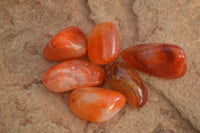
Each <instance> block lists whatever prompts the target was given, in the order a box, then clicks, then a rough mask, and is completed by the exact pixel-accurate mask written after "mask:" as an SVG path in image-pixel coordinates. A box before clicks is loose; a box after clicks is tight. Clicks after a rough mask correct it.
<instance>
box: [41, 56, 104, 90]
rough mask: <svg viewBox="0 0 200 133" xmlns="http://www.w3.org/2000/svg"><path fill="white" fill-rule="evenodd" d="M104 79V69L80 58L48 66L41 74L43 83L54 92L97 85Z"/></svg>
mask: <svg viewBox="0 0 200 133" xmlns="http://www.w3.org/2000/svg"><path fill="white" fill-rule="evenodd" d="M103 80H104V70H103V69H102V68H101V67H99V66H97V65H94V64H92V63H89V62H87V61H82V60H70V61H65V62H63V63H60V64H58V65H55V66H53V67H51V68H49V69H48V70H47V71H46V72H45V73H44V75H43V83H44V85H45V86H46V87H47V88H48V89H50V90H52V91H55V92H64V91H69V90H72V89H75V88H79V87H86V86H95V85H99V84H101V83H102V82H103Z"/></svg>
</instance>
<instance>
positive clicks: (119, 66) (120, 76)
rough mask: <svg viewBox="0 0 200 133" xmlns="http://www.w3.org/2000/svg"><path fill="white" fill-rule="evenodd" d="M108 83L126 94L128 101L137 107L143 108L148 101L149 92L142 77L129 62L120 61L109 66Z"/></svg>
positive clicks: (107, 72)
mask: <svg viewBox="0 0 200 133" xmlns="http://www.w3.org/2000/svg"><path fill="white" fill-rule="evenodd" d="M106 83H108V85H109V86H110V87H111V88H112V89H115V90H117V91H119V92H121V93H122V94H124V95H125V97H126V101H127V102H128V103H129V104H130V105H131V106H133V107H135V108H141V107H142V106H143V105H144V104H145V103H146V101H147V97H148V93H147V89H146V87H145V86H144V83H143V81H142V79H141V78H140V77H139V75H138V74H137V73H136V72H135V70H134V69H133V67H131V66H130V65H128V64H124V63H119V62H118V63H114V64H112V65H111V66H110V67H108V69H107V71H106Z"/></svg>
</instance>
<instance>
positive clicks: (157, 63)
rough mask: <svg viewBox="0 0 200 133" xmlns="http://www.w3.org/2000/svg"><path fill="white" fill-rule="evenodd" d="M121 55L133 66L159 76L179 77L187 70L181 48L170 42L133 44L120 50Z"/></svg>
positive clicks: (167, 77)
mask: <svg viewBox="0 0 200 133" xmlns="http://www.w3.org/2000/svg"><path fill="white" fill-rule="evenodd" d="M121 56H122V58H123V59H124V60H125V61H126V62H127V63H128V64H130V65H131V66H133V67H134V68H136V69H138V70H140V71H142V72H145V73H147V74H149V75H152V76H156V77H160V78H166V79H174V78H179V77H181V76H183V75H184V74H185V72H186V70H187V64H186V56H185V53H184V51H183V49H182V48H180V47H178V46H176V45H172V44H160V43H151V44H140V45H135V46H132V47H129V48H127V49H125V50H124V51H122V53H121Z"/></svg>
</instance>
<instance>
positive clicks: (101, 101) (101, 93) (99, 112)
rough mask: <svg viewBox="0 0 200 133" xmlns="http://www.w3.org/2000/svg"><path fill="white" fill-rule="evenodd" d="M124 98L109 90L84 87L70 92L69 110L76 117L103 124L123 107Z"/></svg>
mask: <svg viewBox="0 0 200 133" xmlns="http://www.w3.org/2000/svg"><path fill="white" fill-rule="evenodd" d="M124 104H125V97H124V96H123V95H122V94H121V93H119V92H117V91H113V90H110V89H105V88H99V87H85V88H79V89H76V90H74V91H72V93H71V95H70V98H69V108H70V110H71V111H72V112H73V113H74V114H75V115H77V116H78V117H80V118H82V119H85V120H88V121H92V122H103V121H106V120H109V119H110V118H112V117H113V116H114V115H116V114H117V113H118V112H119V111H120V110H121V109H122V107H123V106H124Z"/></svg>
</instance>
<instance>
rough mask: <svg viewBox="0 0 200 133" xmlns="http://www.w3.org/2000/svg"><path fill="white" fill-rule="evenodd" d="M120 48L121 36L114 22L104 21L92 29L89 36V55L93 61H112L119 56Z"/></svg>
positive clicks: (95, 62) (101, 62) (104, 62)
mask: <svg viewBox="0 0 200 133" xmlns="http://www.w3.org/2000/svg"><path fill="white" fill-rule="evenodd" d="M120 50H121V43H120V37H119V35H118V32H117V29H116V28H115V26H114V24H112V23H109V22H104V23H100V24H98V25H96V26H95V27H94V28H93V29H92V31H91V32H90V34H89V38H88V56H89V58H90V60H91V62H92V63H94V64H101V65H103V64H107V63H110V62H112V61H114V60H115V59H116V58H117V57H118V56H119V54H120Z"/></svg>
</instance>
